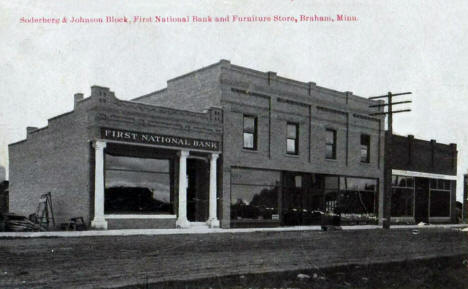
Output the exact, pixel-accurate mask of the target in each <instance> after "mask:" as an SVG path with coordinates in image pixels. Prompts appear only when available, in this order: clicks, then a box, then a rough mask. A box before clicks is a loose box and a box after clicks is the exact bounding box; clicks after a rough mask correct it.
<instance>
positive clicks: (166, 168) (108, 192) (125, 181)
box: [104, 154, 173, 214]
mask: <svg viewBox="0 0 468 289" xmlns="http://www.w3.org/2000/svg"><path fill="white" fill-rule="evenodd" d="M104 211H105V213H106V214H173V197H172V194H171V177H170V160H168V159H151V158H137V157H126V156H125V157H124V156H114V155H110V154H106V159H105V202H104Z"/></svg>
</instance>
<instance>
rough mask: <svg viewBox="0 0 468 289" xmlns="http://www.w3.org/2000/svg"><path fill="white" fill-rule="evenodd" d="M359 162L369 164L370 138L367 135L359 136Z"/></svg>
mask: <svg viewBox="0 0 468 289" xmlns="http://www.w3.org/2000/svg"><path fill="white" fill-rule="evenodd" d="M361 162H363V163H368V162H370V136H369V135H367V134H362V135H361Z"/></svg>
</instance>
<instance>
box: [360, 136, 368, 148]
mask: <svg viewBox="0 0 468 289" xmlns="http://www.w3.org/2000/svg"><path fill="white" fill-rule="evenodd" d="M369 144H370V136H368V135H366V134H362V135H361V145H363V146H369Z"/></svg>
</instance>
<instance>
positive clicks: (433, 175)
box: [392, 170, 457, 181]
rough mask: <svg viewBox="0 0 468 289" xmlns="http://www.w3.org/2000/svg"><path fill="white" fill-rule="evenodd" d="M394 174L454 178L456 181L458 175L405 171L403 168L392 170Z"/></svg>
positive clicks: (444, 178)
mask: <svg viewBox="0 0 468 289" xmlns="http://www.w3.org/2000/svg"><path fill="white" fill-rule="evenodd" d="M392 175H400V176H406V177H419V178H429V179H443V180H452V181H456V180H457V176H452V175H441V174H431V173H423V172H415V171H403V170H392Z"/></svg>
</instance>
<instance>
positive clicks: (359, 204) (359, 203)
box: [337, 177, 377, 215]
mask: <svg viewBox="0 0 468 289" xmlns="http://www.w3.org/2000/svg"><path fill="white" fill-rule="evenodd" d="M376 191H377V180H375V179H364V178H350V177H340V193H339V196H338V204H337V211H338V212H339V213H342V214H365V215H373V214H374V213H375V194H376Z"/></svg>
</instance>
